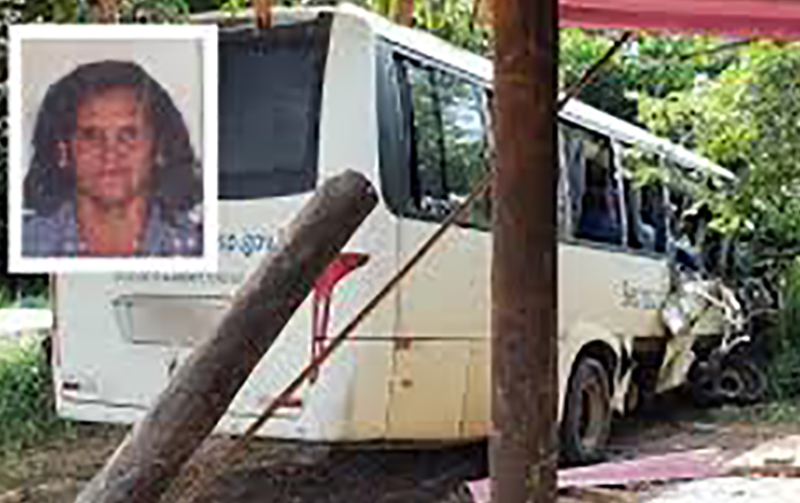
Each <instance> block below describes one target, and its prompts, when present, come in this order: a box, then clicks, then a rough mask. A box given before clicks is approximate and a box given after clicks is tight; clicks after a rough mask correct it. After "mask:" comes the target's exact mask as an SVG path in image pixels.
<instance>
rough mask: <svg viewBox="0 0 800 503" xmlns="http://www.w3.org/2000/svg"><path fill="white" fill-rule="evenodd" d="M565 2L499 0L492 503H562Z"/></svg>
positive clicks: (496, 16)
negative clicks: (560, 124) (560, 144)
mask: <svg viewBox="0 0 800 503" xmlns="http://www.w3.org/2000/svg"><path fill="white" fill-rule="evenodd" d="M557 18H558V11H557V2H556V0H494V8H493V19H494V34H495V58H494V60H495V66H494V72H495V75H494V79H495V80H494V85H495V100H494V107H495V115H494V117H495V138H496V144H497V163H496V168H495V169H496V172H495V179H494V186H493V193H494V195H493V197H494V207H495V211H494V216H493V218H494V221H493V256H492V422H493V431H492V435H491V438H490V458H489V459H490V469H491V472H492V501H493V503H526V502H532V503H554V502H555V498H556V468H557V449H558V446H557V443H558V442H557V428H556V422H557V399H558V398H557V397H558V386H557V382H558V381H557V353H556V351H557V334H556V326H557V300H556V284H557V283H556V277H557V255H556V212H555V207H556V205H555V202H556V201H555V194H556V182H557V173H558V169H557V164H556V158H557V157H556V155H555V154H556V110H555V107H556V68H557V51H558V47H557V40H558V29H557V27H558V22H557Z"/></svg>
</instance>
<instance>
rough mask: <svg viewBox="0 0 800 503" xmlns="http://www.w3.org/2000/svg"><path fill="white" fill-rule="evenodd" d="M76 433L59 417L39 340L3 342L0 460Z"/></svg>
mask: <svg viewBox="0 0 800 503" xmlns="http://www.w3.org/2000/svg"><path fill="white" fill-rule="evenodd" d="M73 431H74V427H73V425H72V424H71V423H69V422H68V421H65V420H62V419H59V418H58V417H57V416H56V413H55V407H54V401H53V394H52V380H51V374H50V367H49V365H48V364H47V361H46V358H45V355H44V351H43V349H42V347H41V344H40V343H39V340H38V339H35V338H28V339H22V340H20V339H15V340H7V341H2V340H0V459H3V458H7V457H9V456H13V455H14V454H17V453H19V452H20V451H22V450H24V449H26V448H29V447H32V446H34V445H37V444H39V443H41V442H44V441H47V440H50V439H53V438H55V437H59V436H67V435H70V434H71V433H72V432H73Z"/></svg>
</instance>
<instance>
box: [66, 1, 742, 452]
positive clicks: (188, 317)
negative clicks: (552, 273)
mask: <svg viewBox="0 0 800 503" xmlns="http://www.w3.org/2000/svg"><path fill="white" fill-rule="evenodd" d="M218 20H219V19H216V18H214V17H213V16H212V17H206V18H200V19H198V22H215V21H218ZM219 43H220V47H219V57H220V62H219V71H220V77H219V79H220V82H219V92H220V94H219V110H220V116H219V126H220V135H219V138H220V146H219V153H220V160H219V166H220V174H219V193H220V201H219V215H220V222H219V227H220V236H219V243H218V244H219V252H220V262H219V270H218V272H217V273H215V274H173V275H168V274H144V273H129V274H106V275H101V274H60V275H58V276H56V277H54V279H53V298H54V306H55V307H54V309H55V320H56V321H55V327H54V336H53V364H54V373H55V380H56V398H57V407H58V411H59V413H60V414H61V415H62V416H65V417H69V418H74V419H79V420H86V421H101V422H122V423H131V422H134V421H136V420H138V419H140V418H141V417H142V416H143V415H144V413H145V411H146V410H147V408H148V407H149V405H150V404H151V403H153V401H154V399H155V398H156V396H157V395H158V393H159V392H160V391H161V390H162V389H163V388H164V387H165V386H166V384H167V382H168V381H169V379H170V376H171V375H172V374H173V373H174V371H175V368H177V366H179V365H180V363H181V361H183V360H184V359H185V358H186V357H187V355H188V354H189V353H190V351H191V349H192V347H193V346H195V345H196V344H197V343H198V341H200V340H201V339H202V337H203V336H204V335H205V334H209V333H211V329H212V327H213V326H214V325H215V323H216V322H217V321H218V320H219V319H220V317H221V316H222V314H223V313H224V312H225V309H226V308H227V306H228V305H229V301H230V298H231V295H232V294H233V293H234V291H235V290H236V289H237V287H238V286H239V285H240V284H241V283H242V281H243V280H244V278H245V277H246V276H247V275H248V274H249V273H250V272H251V271H252V270H253V269H254V268H255V267H256V266H257V264H258V263H259V262H261V261H262V260H263V259H264V256H265V255H266V254H269V253H270V252H271V251H272V250H274V249H275V247H277V246H280V242H281V231H280V229H281V227H282V226H283V225H284V224H286V223H287V221H288V220H289V219H290V218H291V217H292V216H293V215H294V214H295V213H296V212H297V211H298V210H299V209H300V208H301V206H302V205H303V204H304V202H305V201H307V200H308V198H309V197H310V194H311V193H312V192H313V191H314V190H315V188H316V187H317V186H318V185H319V184H320V182H321V181H322V180H324V179H327V178H328V177H331V176H333V175H336V174H338V173H341V172H342V171H343V170H345V169H357V170H359V171H360V172H362V173H363V174H364V175H365V176H367V177H368V178H369V179H370V180H371V181H372V183H373V184H374V185H375V186H376V187H378V188H379V193H380V195H381V204H380V205H379V207H378V208H377V209H376V210H375V212H374V213H373V214H372V215H371V216H370V217H369V218H368V219H367V221H366V222H365V224H364V225H363V226H362V228H361V229H359V231H357V233H356V234H355V236H354V237H353V239H352V240H351V241H350V243H349V245H348V247H347V250H346V253H344V254H342V256H341V258H340V259H339V260H338V261H337V262H335V263H334V264H333V265H332V266H331V267H332V269H331V271H332V272H331V273H330V274H326V275H325V277H324V278H322V279H321V280H320V282H318V284H317V286H316V288H315V291H314V293H313V295H311V296H309V298H308V299H306V301H305V303H304V304H303V305H302V306H301V307H300V308H299V309H298V311H297V312H296V313H295V315H294V316H293V317H292V319H291V320H290V321H289V323H288V325H287V326H286V329H285V330H284V333H283V334H282V335H281V336H280V337H279V339H278V340H277V341H276V342H275V344H274V345H273V347H272V348H271V349H270V351H269V352H268V354H267V355H266V356H265V357H264V358H263V360H262V361H261V362H260V364H259V365H258V366H257V368H256V369H255V371H254V373H253V375H251V377H250V379H249V380H248V382H247V383H246V385H245V386H244V388H243V389H242V390H241V392H240V393H239V395H238V396H237V397H236V399H235V400H234V402H233V404H232V405H231V408H230V409H229V411H228V413H227V414H226V416H225V417H224V418H223V420H222V421H221V423H220V425H219V428H220V430H221V431H227V432H234V433H235V432H241V431H242V430H243V429H244V428H245V427H246V426H247V425H248V424H249V422H250V421H252V420H253V419H254V418H255V417H256V416H257V415H258V414H259V413H260V411H261V410H262V408H263V407H264V406H265V404H267V403H268V402H269V401H270V400H271V399H272V398H273V397H274V396H275V395H276V394H277V393H279V392H280V391H281V389H282V388H283V387H284V386H285V385H286V384H287V383H288V382H289V381H290V380H291V379H292V378H293V377H294V376H295V375H296V374H297V373H298V372H299V371H300V369H301V368H302V367H303V366H305V365H306V364H307V363H308V362H309V361H310V359H311V358H312V357H313V356H314V355H316V354H317V353H318V352H319V351H320V349H321V348H323V347H324V345H325V344H326V339H327V338H328V337H330V336H331V335H332V334H335V333H336V332H337V331H338V330H339V329H340V328H341V327H342V326H343V325H344V324H345V323H347V322H348V321H349V320H351V319H352V318H353V316H354V314H355V313H356V312H357V310H358V309H360V308H361V307H362V306H363V305H364V304H365V303H366V302H367V301H368V300H369V298H370V297H371V296H372V295H373V294H374V293H375V292H376V291H378V289H379V288H380V287H381V286H383V284H384V282H385V281H387V280H388V278H390V277H391V275H392V274H393V273H394V272H395V271H396V270H397V269H398V268H399V267H400V265H401V264H402V263H404V261H405V260H406V259H407V258H408V257H409V255H410V254H411V253H413V252H414V251H415V250H416V248H417V247H418V246H419V245H420V243H421V242H422V241H423V240H424V239H425V238H427V237H428V236H429V235H430V234H431V233H432V232H433V231H434V229H435V228H436V226H437V225H438V224H439V222H441V220H442V219H443V218H444V217H445V216H446V215H447V214H448V212H450V211H452V209H453V208H454V205H455V204H456V203H457V202H458V201H460V200H462V199H463V198H464V197H465V196H466V195H467V194H468V192H469V190H470V187H471V184H472V183H474V182H475V180H476V179H477V178H478V177H479V176H480V175H481V174H482V173H483V172H484V171H485V170H486V169H487V166H488V159H489V150H490V146H491V135H490V132H491V127H490V120H489V119H490V117H489V113H488V110H489V102H490V99H491V89H490V80H491V73H492V68H491V65H490V62H489V61H487V60H485V59H483V58H480V57H477V56H475V55H472V54H469V53H467V52H464V51H461V50H459V49H456V48H454V47H452V46H450V45H448V44H446V43H444V42H442V41H440V40H439V39H437V38H435V37H433V36H431V35H429V34H425V33H422V32H420V31H417V30H412V29H408V28H404V27H399V26H396V25H394V24H392V23H390V22H388V21H386V20H385V19H382V18H380V17H378V16H375V15H372V14H369V13H367V12H364V11H362V10H360V9H357V8H355V7H351V6H346V5H345V6H339V7H336V8H292V9H276V13H275V26H274V27H273V28H271V29H270V30H267V31H265V32H264V33H261V34H259V36H258V37H255V36H254V35H253V31H252V29H251V28H249V25H248V27H247V28H236V27H231V28H226V29H221V31H220V35H219ZM559 131H560V138H559V145H560V157H561V168H562V169H561V173H562V176H561V177H560V183H559V212H558V213H559V246H558V252H559V257H558V262H559V266H558V267H559V270H558V278H559V281H558V286H559V298H558V304H559V313H558V315H559V341H560V345H559V373H560V381H559V385H558V386H559V393H560V395H559V396H560V401H559V402H560V407H559V417H560V418H561V421H562V424H563V427H562V445H563V447H564V452H565V454H566V455H567V457H568V458H569V459H572V460H582V459H588V458H590V457H591V456H593V455H594V454H596V452H597V451H598V450H599V449H601V448H602V446H603V443H604V441H605V438H606V436H607V433H608V428H609V422H610V419H611V415H612V413H613V412H614V411H616V412H620V413H624V412H626V411H628V410H629V409H631V408H633V407H634V405H635V403H634V402H635V400H633V398H635V397H636V396H637V395H638V393H639V392H637V391H636V389H637V387H636V386H633V385H632V384H631V383H632V382H634V381H636V382H638V383H640V385H639V388H641V387H645V388H646V387H647V386H648V385H647V384H646V383H651V384H652V387H653V388H655V387H658V389H662V388H666V387H669V386H671V385H675V384H679V383H680V382H682V380H683V379H684V378H685V374H686V370H687V368H688V363H687V361H689V363H690V360H691V351H689V352H688V353H687V352H686V351H685V347H686V342H685V341H686V340H688V339H692V338H694V337H696V336H702V335H705V334H718V333H719V332H720V330H721V323H722V322H721V318H720V317H719V316H718V315H717V314H715V310H714V309H710V310H707V311H706V315H705V316H704V317H703V319H702V320H700V321H699V322H698V323H695V324H694V326H693V327H692V330H691V331H690V333H688V334H684V335H680V334H679V335H678V336H671V335H670V334H669V333H667V331H666V329H665V328H664V327H665V325H664V323H663V322H662V307H663V306H664V305H665V302H666V299H667V298H668V295H669V292H670V288H671V284H672V282H671V280H670V268H671V265H670V264H671V261H670V260H669V259H668V256H669V255H670V252H671V250H672V249H673V248H674V247H673V246H672V243H673V241H674V239H673V236H672V233H671V232H670V227H671V225H670V219H671V218H673V217H671V216H670V212H669V211H668V207H667V201H668V199H669V197H670V195H669V191H668V189H667V188H665V187H657V186H647V187H644V188H639V187H638V186H637V185H636V184H635V183H633V181H632V180H631V179H629V177H628V176H627V175H626V171H625V170H624V169H623V165H622V163H623V162H624V158H625V156H624V155H623V154H624V151H625V149H627V148H631V147H635V148H637V149H640V150H641V151H643V152H647V153H648V154H649V155H652V156H655V158H657V159H658V160H659V161H658V162H663V163H668V164H672V165H674V166H677V167H678V169H681V170H689V171H693V172H697V173H702V174H703V176H711V177H715V178H719V179H731V178H732V175H730V174H729V173H728V172H726V171H724V170H722V169H720V168H718V167H716V166H714V165H712V164H711V163H709V162H708V161H706V160H704V159H702V158H700V157H698V156H696V155H694V154H692V153H690V152H688V151H686V150H684V149H682V148H680V147H678V146H675V145H673V144H670V143H669V142H666V141H664V140H661V139H658V138H656V137H654V136H652V135H650V134H649V133H647V132H646V131H644V130H642V129H639V128H637V127H635V126H633V125H630V124H628V123H626V122H624V121H621V120H618V119H616V118H614V117H611V116H609V115H608V114H605V113H603V112H600V111H598V110H596V109H593V108H591V107H589V106H587V105H584V104H582V103H580V102H578V101H575V100H573V101H572V102H570V104H568V105H567V107H566V109H565V110H564V111H563V112H562V113H561V117H560V125H559ZM490 209H491V201H490V200H489V199H488V196H487V197H486V198H484V199H483V200H481V201H479V203H477V204H476V205H475V207H474V208H472V210H471V211H470V214H469V217H468V218H465V219H464V220H463V221H462V222H460V223H459V225H457V226H455V227H454V228H453V229H451V231H449V232H448V233H447V234H446V236H445V237H444V239H443V240H442V241H441V242H440V243H439V244H438V245H437V246H436V247H435V248H434V249H433V250H432V252H431V253H430V254H429V255H428V256H427V257H426V258H425V259H423V261H422V262H421V263H420V264H419V265H418V266H417V268H416V270H415V271H413V272H412V274H411V275H410V276H409V277H407V278H406V279H405V280H404V281H402V282H401V283H400V285H399V287H398V288H397V289H396V290H395V291H394V292H393V293H392V294H391V296H390V297H389V298H387V299H386V301H385V302H383V304H382V305H381V306H380V307H379V308H378V309H377V310H376V311H375V312H373V313H372V314H371V315H370V316H369V318H368V319H367V320H366V322H365V323H363V324H362V325H361V326H360V328H359V330H358V331H357V333H355V334H354V335H353V337H352V338H351V339H350V340H349V341H348V342H346V343H345V344H344V345H343V346H342V347H341V348H340V349H339V350H338V351H337V352H336V353H334V355H333V356H332V358H331V360H330V361H329V362H328V363H327V364H325V365H324V366H323V368H321V369H320V371H319V373H318V374H317V375H315V376H314V378H313V379H311V380H310V381H309V382H307V383H306V384H305V385H304V386H303V387H302V388H301V390H300V392H299V393H298V394H297V395H296V396H295V397H294V398H293V399H292V400H289V401H287V402H286V403H284V404H282V407H281V409H280V411H279V413H278V414H277V416H276V417H275V418H274V419H273V420H271V421H270V422H268V423H267V424H266V425H265V426H264V427H263V429H262V430H261V432H260V433H261V434H262V435H264V436H268V437H277V438H287V439H300V440H306V441H315V442H363V441H379V442H386V443H389V444H391V443H392V442H394V441H398V442H399V441H413V442H421V441H436V442H443V441H444V442H453V441H465V440H472V439H479V438H481V437H485V436H486V435H487V434H488V431H489V421H490V403H489V397H490V379H489V375H490V372H489V362H490V358H489V350H490V344H489V339H490V324H489V314H490V297H489V290H490V289H489V284H490V282H489V270H490V269H489V264H490V250H491V241H490V239H491V236H490V233H489V223H490V218H489V211H490ZM329 272H330V271H329ZM687 338H688V339H687ZM676 341H677V342H676ZM673 347H675V348H678V349H677V350H673V349H670V348H673ZM646 375H652V376H654V377H653V378H652V379H647V378H645V377H644V376H646ZM641 383H645V385H642V384H641Z"/></svg>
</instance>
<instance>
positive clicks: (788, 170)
mask: <svg viewBox="0 0 800 503" xmlns="http://www.w3.org/2000/svg"><path fill="white" fill-rule="evenodd" d="M798 76H800V46H798V45H788V46H784V47H779V46H777V45H775V44H772V43H765V42H761V43H753V44H750V45H749V46H747V47H745V48H744V49H742V50H741V52H740V57H739V59H738V60H737V61H736V63H735V64H731V65H730V66H728V67H727V68H726V69H725V70H723V71H722V72H720V73H719V75H718V76H717V77H716V78H715V79H713V80H709V81H707V82H706V83H705V84H703V85H698V86H696V87H694V88H692V89H688V90H684V91H675V92H673V93H671V94H669V95H668V96H667V97H666V98H663V99H661V98H654V97H648V96H642V97H641V99H640V112H641V114H640V117H641V118H642V120H643V121H644V122H645V123H646V124H647V126H648V127H649V128H650V129H651V130H652V131H653V132H654V133H656V134H660V135H664V136H666V137H669V138H670V139H672V140H673V141H677V142H680V143H683V144H684V145H686V146H687V147H689V148H693V149H695V150H697V151H698V152H699V153H700V154H702V155H704V156H706V157H708V158H709V159H711V160H713V161H715V162H717V163H718V164H720V165H722V166H725V167H727V168H729V169H731V170H732V171H734V172H735V173H737V174H738V175H739V176H740V178H741V183H740V184H739V186H738V190H737V191H736V193H735V194H733V195H732V197H731V198H730V199H729V200H728V201H726V202H724V204H719V205H718V206H719V207H718V208H717V210H718V216H719V219H718V222H717V224H718V225H719V227H720V228H721V229H723V230H724V231H725V232H728V233H733V234H739V235H742V234H750V233H752V232H753V231H754V230H758V231H759V232H764V231H769V232H772V233H776V234H778V235H780V236H783V238H784V240H785V242H787V243H791V242H795V241H797V240H800V218H799V217H800V200H798V198H797V197H796V195H797V194H798V193H800V191H799V189H800V170H798V168H799V166H798V164H797V159H799V158H800V143H798V142H797V138H798V137H800V124H798V122H797V117H798V116H800V115H798V114H800V95H798V93H797V89H798V88H797V78H798Z"/></svg>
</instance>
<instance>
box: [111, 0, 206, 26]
mask: <svg viewBox="0 0 800 503" xmlns="http://www.w3.org/2000/svg"><path fill="white" fill-rule="evenodd" d="M190 12H191V11H190V6H189V3H188V1H187V0H122V1H121V3H120V14H121V16H120V17H121V21H122V22H124V23H131V22H143V21H146V22H148V23H188V22H189V14H190Z"/></svg>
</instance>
